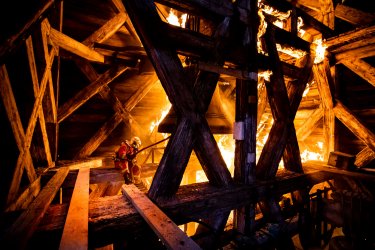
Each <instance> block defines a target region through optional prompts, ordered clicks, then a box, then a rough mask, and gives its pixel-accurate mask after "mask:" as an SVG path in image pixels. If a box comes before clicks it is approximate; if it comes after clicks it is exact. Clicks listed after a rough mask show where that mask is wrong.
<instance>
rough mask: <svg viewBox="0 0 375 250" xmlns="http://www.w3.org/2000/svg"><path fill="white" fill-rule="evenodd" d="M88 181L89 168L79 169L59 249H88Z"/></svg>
mask: <svg viewBox="0 0 375 250" xmlns="http://www.w3.org/2000/svg"><path fill="white" fill-rule="evenodd" d="M89 181H90V169H89V168H82V169H80V170H79V172H78V176H77V180H76V184H75V186H74V190H73V194H72V199H71V200H70V205H69V210H68V215H67V217H66V222H65V226H64V230H63V233H62V236H61V241H60V247H59V249H61V250H69V249H82V250H86V249H88V240H89V235H88V233H89V232H88V230H89V229H88V226H89V222H88V217H89Z"/></svg>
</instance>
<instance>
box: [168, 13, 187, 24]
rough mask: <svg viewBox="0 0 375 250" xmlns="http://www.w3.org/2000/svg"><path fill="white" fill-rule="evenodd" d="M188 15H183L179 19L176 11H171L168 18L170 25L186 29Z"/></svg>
mask: <svg viewBox="0 0 375 250" xmlns="http://www.w3.org/2000/svg"><path fill="white" fill-rule="evenodd" d="M186 18H187V14H182V15H181V17H180V18H178V17H177V15H176V12H175V10H173V9H171V10H170V11H169V15H168V17H167V18H166V19H167V22H168V23H169V24H172V25H174V26H179V27H182V28H185V24H186Z"/></svg>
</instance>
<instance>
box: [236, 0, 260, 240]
mask: <svg viewBox="0 0 375 250" xmlns="http://www.w3.org/2000/svg"><path fill="white" fill-rule="evenodd" d="M238 4H239V5H241V6H242V7H244V8H245V9H247V10H248V11H249V19H250V20H248V21H249V23H251V25H250V26H248V27H247V28H246V29H245V34H244V38H243V41H244V46H245V48H246V57H247V63H246V64H247V65H246V70H247V71H248V72H249V74H250V75H251V76H252V79H251V80H240V79H237V80H236V114H235V122H236V123H235V129H234V138H235V139H236V148H235V162H234V164H235V171H234V180H235V181H236V182H238V183H243V184H252V183H253V182H254V180H255V164H256V133H257V110H258V66H257V34H258V26H259V20H258V6H257V1H254V0H243V1H239V3H238ZM254 221H255V207H254V204H252V205H249V206H246V207H243V208H240V209H237V210H236V212H235V217H234V225H235V227H236V230H238V231H239V232H241V233H243V234H250V232H251V231H253V229H254Z"/></svg>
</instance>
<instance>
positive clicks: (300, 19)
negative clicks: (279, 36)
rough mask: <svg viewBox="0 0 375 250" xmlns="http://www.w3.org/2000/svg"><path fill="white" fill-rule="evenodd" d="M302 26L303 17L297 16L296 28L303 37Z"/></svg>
mask: <svg viewBox="0 0 375 250" xmlns="http://www.w3.org/2000/svg"><path fill="white" fill-rule="evenodd" d="M302 26H303V19H302V17H300V16H299V17H298V19H297V30H298V35H299V37H303V35H304V34H305V32H306V31H305V30H304V29H302Z"/></svg>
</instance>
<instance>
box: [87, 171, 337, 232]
mask: <svg viewBox="0 0 375 250" xmlns="http://www.w3.org/2000/svg"><path fill="white" fill-rule="evenodd" d="M332 175H333V174H331V173H329V172H321V171H309V172H308V173H307V174H292V175H290V174H289V175H287V176H284V177H278V176H276V178H275V179H274V180H268V181H259V182H256V183H254V184H252V185H233V186H231V187H215V186H213V185H210V184H208V183H196V184H191V185H184V186H181V187H180V188H179V190H178V192H177V193H176V195H175V196H174V197H173V198H171V199H167V200H160V201H159V202H158V203H157V204H158V206H159V207H160V208H161V209H162V211H163V212H164V213H166V214H167V215H168V216H169V217H170V218H172V219H173V221H174V222H175V223H177V224H183V223H187V222H189V221H191V219H192V218H193V219H200V218H203V217H207V216H209V215H210V214H212V213H213V211H217V212H225V211H230V210H233V209H236V208H240V207H243V206H245V205H248V204H251V203H254V202H257V201H259V199H260V198H261V197H262V198H267V197H270V196H273V195H275V196H280V195H282V194H285V193H289V192H292V191H295V190H299V189H303V188H305V187H312V186H313V185H315V184H317V183H321V182H324V181H327V180H330V179H331V178H332ZM197 190H199V191H198V193H197ZM129 203H130V202H129V201H128V200H127V199H125V198H124V197H122V196H113V197H103V198H99V199H96V200H90V228H92V233H93V238H94V237H100V235H102V234H104V233H106V232H110V234H111V235H113V234H114V231H115V230H119V231H121V230H126V231H128V232H135V231H137V230H139V229H140V228H143V227H142V225H143V224H142V220H141V218H140V216H139V215H138V213H137V211H136V210H135V209H134V208H132V206H131V205H130V204H129Z"/></svg>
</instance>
